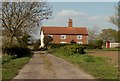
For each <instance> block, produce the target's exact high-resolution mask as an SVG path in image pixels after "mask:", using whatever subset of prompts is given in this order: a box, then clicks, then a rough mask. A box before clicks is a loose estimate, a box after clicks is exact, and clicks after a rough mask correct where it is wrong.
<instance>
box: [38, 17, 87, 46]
mask: <svg viewBox="0 0 120 81" xmlns="http://www.w3.org/2000/svg"><path fill="white" fill-rule="evenodd" d="M40 34H41V47H44V36H51V37H52V38H53V42H52V43H55V44H59V43H71V42H74V43H78V44H87V40H88V32H87V29H86V28H85V27H73V22H72V19H69V21H68V27H57V26H56V27H55V26H42V27H41V32H40Z"/></svg>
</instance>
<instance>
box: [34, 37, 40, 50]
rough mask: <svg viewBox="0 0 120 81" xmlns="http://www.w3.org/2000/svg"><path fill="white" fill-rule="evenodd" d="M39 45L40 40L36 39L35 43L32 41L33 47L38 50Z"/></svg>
mask: <svg viewBox="0 0 120 81" xmlns="http://www.w3.org/2000/svg"><path fill="white" fill-rule="evenodd" d="M39 46H40V40H39V39H38V40H37V41H36V42H35V43H33V49H34V50H39Z"/></svg>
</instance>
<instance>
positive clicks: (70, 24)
mask: <svg viewBox="0 0 120 81" xmlns="http://www.w3.org/2000/svg"><path fill="white" fill-rule="evenodd" d="M68 27H72V19H69V21H68Z"/></svg>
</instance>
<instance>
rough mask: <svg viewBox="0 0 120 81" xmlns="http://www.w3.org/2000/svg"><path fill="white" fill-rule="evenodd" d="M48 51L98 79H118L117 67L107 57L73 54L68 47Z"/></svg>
mask: <svg viewBox="0 0 120 81" xmlns="http://www.w3.org/2000/svg"><path fill="white" fill-rule="evenodd" d="M47 52H49V53H52V54H54V55H55V56H58V57H60V58H63V59H65V60H67V61H69V62H71V63H73V64H75V65H78V66H79V67H80V69H82V70H84V71H86V72H88V73H89V74H91V75H93V76H95V77H96V78H98V79H117V78H118V77H117V71H118V70H117V67H114V66H113V65H110V64H109V63H108V62H107V60H108V58H105V57H94V56H92V55H87V54H84V55H81V54H73V55H69V54H68V52H67V51H66V49H61V48H52V49H49V50H47Z"/></svg>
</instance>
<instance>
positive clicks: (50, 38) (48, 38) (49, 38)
mask: <svg viewBox="0 0 120 81" xmlns="http://www.w3.org/2000/svg"><path fill="white" fill-rule="evenodd" d="M52 41H53V38H52V37H51V36H45V37H44V44H45V46H46V47H47V45H48V44H49V43H51V42H52Z"/></svg>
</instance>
